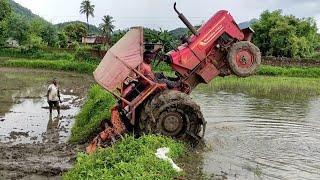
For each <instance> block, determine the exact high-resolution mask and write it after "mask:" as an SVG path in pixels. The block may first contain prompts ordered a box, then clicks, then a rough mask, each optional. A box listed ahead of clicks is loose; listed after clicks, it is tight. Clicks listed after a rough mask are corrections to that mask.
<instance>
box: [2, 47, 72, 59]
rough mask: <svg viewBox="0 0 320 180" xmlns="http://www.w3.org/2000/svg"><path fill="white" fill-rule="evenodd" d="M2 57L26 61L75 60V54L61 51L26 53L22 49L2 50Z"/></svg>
mask: <svg viewBox="0 0 320 180" xmlns="http://www.w3.org/2000/svg"><path fill="white" fill-rule="evenodd" d="M0 57H11V58H25V59H45V60H56V59H64V60H72V59H73V58H74V54H73V53H69V52H65V51H61V52H46V51H38V52H24V51H23V50H21V49H16V48H0Z"/></svg>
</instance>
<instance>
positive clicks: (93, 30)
mask: <svg viewBox="0 0 320 180" xmlns="http://www.w3.org/2000/svg"><path fill="white" fill-rule="evenodd" d="M73 23H81V24H84V25H85V26H87V23H85V22H82V21H70V22H64V23H59V24H55V25H54V26H55V27H57V28H58V29H59V30H62V29H63V28H64V27H66V26H68V25H69V24H73ZM89 29H90V32H89V34H96V35H98V34H100V30H99V28H98V27H97V26H94V25H91V24H90V25H89Z"/></svg>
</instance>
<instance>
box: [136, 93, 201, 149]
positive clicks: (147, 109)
mask: <svg viewBox="0 0 320 180" xmlns="http://www.w3.org/2000/svg"><path fill="white" fill-rule="evenodd" d="M205 125H206V122H205V120H204V118H203V115H202V113H201V111H200V107H199V106H198V105H197V104H196V103H195V102H194V101H192V99H191V98H190V97H189V96H188V95H187V94H184V93H182V92H179V91H174V90H166V91H163V92H160V93H159V94H157V95H156V96H154V97H153V98H151V99H150V100H149V101H148V102H147V103H146V104H145V106H144V108H143V109H142V111H141V119H140V121H139V126H140V130H141V131H142V132H143V133H146V134H162V135H165V136H170V137H173V138H175V139H179V140H183V141H187V142H189V143H190V144H191V145H197V144H198V143H199V142H202V140H203V135H204V132H205ZM201 130H202V133H200V132H201Z"/></svg>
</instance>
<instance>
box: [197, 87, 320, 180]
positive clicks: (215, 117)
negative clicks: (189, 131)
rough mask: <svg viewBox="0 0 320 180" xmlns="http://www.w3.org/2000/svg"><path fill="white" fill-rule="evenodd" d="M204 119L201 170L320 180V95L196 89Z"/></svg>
mask: <svg viewBox="0 0 320 180" xmlns="http://www.w3.org/2000/svg"><path fill="white" fill-rule="evenodd" d="M192 96H193V98H194V100H195V101H196V102H197V103H198V104H199V105H200V106H201V109H202V112H203V114H204V116H205V119H206V120H207V121H208V125H207V131H206V141H207V143H208V144H209V145H210V146H212V147H213V149H212V150H211V151H208V152H206V153H205V154H204V155H203V158H204V160H203V161H204V162H203V163H204V165H203V168H204V171H205V172H206V173H208V174H216V175H217V174H218V175H220V174H224V175H226V176H227V177H228V178H229V179H259V178H262V179H278V178H280V179H299V178H304V179H319V178H320V168H319V167H320V165H319V164H320V133H319V132H320V121H319V120H320V119H319V116H320V109H319V108H318V107H319V106H320V98H310V99H305V100H301V101H299V102H296V101H290V99H287V100H285V101H284V100H276V99H273V98H269V99H268V98H257V97H251V96H248V95H244V94H233V93H225V92H218V93H209V92H203V91H202V92H199V91H198V92H194V93H193V94H192Z"/></svg>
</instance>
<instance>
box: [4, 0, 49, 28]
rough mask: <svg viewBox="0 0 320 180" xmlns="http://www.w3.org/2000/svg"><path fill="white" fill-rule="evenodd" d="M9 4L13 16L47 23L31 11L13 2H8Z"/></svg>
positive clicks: (10, 0) (11, 0)
mask: <svg viewBox="0 0 320 180" xmlns="http://www.w3.org/2000/svg"><path fill="white" fill-rule="evenodd" d="M9 4H10V6H11V8H12V10H13V13H14V14H17V15H19V16H22V17H24V18H26V19H27V20H29V21H33V20H41V21H44V22H47V23H48V21H46V20H45V19H43V18H42V17H40V16H38V15H36V14H33V13H32V11H31V10H29V9H27V8H25V7H23V6H21V5H20V4H18V3H16V2H15V1H13V0H9Z"/></svg>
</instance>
